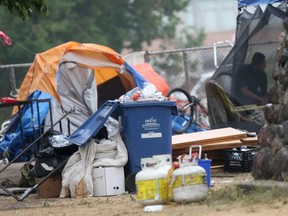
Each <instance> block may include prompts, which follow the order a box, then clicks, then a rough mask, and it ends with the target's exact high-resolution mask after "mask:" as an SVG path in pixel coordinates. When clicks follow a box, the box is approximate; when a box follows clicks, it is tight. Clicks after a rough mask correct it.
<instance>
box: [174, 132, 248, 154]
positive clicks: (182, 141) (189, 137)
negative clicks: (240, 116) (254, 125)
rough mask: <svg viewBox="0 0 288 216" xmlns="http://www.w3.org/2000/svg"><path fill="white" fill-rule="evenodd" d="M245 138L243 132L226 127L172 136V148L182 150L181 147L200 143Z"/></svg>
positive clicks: (245, 135)
mask: <svg viewBox="0 0 288 216" xmlns="http://www.w3.org/2000/svg"><path fill="white" fill-rule="evenodd" d="M245 137H247V134H246V133H245V132H243V131H240V130H237V129H234V128H231V127H227V128H220V129H214V130H207V131H200V132H195V133H187V134H179V135H173V136H172V148H174V149H176V148H182V147H183V145H184V146H185V145H187V144H188V145H194V144H196V145H197V144H198V145H199V144H200V143H205V144H208V143H216V142H217V141H219V142H221V141H222V142H225V141H229V140H235V139H242V138H245Z"/></svg>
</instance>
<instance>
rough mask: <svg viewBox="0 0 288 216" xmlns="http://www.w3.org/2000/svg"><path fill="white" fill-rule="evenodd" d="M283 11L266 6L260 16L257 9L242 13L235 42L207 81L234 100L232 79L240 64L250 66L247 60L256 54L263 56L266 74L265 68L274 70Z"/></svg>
mask: <svg viewBox="0 0 288 216" xmlns="http://www.w3.org/2000/svg"><path fill="white" fill-rule="evenodd" d="M285 10H286V5H285V4H281V5H279V6H278V7H274V6H272V5H267V7H266V9H265V11H264V12H263V11H262V9H261V8H260V7H259V6H257V8H256V10H255V12H254V13H253V14H252V13H250V12H248V11H246V10H244V11H243V12H242V13H241V14H239V15H238V17H237V29H236V42H235V44H234V46H233V48H232V49H231V51H230V52H229V54H228V55H227V56H226V58H225V59H224V61H223V62H222V63H221V65H220V66H219V67H218V69H217V70H216V71H215V73H214V74H213V75H212V77H211V78H210V79H211V80H216V81H217V83H218V84H219V85H221V86H222V88H223V89H224V91H225V92H227V93H228V94H229V95H231V96H233V97H235V82H236V80H235V75H236V73H237V72H238V70H239V68H240V67H241V66H242V65H243V64H248V63H250V60H251V57H252V55H253V53H254V52H256V51H257V52H262V53H263V54H264V55H265V56H266V61H267V66H268V67H267V68H266V70H269V65H272V66H273V67H271V68H270V70H274V65H275V64H276V58H275V53H276V50H277V48H278V46H279V43H276V42H277V41H278V37H279V35H280V33H281V32H283V30H284V29H283V19H284V18H285V17H286V14H285V12H284V11H285ZM270 73H271V72H270ZM268 76H269V74H268ZM268 87H269V86H268ZM236 99H237V98H236Z"/></svg>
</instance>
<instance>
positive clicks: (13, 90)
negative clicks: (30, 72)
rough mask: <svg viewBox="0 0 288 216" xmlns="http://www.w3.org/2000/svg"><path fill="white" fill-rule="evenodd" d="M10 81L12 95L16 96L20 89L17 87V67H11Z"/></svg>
mask: <svg viewBox="0 0 288 216" xmlns="http://www.w3.org/2000/svg"><path fill="white" fill-rule="evenodd" d="M10 83H11V89H12V91H11V93H10V95H11V96H12V97H15V98H16V97H17V94H18V91H17V88H16V79H15V69H14V67H12V68H11V69H10Z"/></svg>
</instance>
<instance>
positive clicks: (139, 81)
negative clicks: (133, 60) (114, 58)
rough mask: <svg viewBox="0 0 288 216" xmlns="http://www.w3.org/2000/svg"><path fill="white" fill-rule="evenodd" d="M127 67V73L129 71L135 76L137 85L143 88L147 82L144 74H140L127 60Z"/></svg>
mask: <svg viewBox="0 0 288 216" xmlns="http://www.w3.org/2000/svg"><path fill="white" fill-rule="evenodd" d="M125 68H126V71H127V73H129V74H130V75H131V76H132V77H133V80H134V83H135V84H136V86H138V87H139V88H143V87H144V85H143V84H144V83H145V82H147V80H146V79H145V78H144V77H143V76H141V74H139V73H138V72H137V71H136V70H135V69H134V68H133V67H131V66H130V65H129V64H128V63H127V62H125Z"/></svg>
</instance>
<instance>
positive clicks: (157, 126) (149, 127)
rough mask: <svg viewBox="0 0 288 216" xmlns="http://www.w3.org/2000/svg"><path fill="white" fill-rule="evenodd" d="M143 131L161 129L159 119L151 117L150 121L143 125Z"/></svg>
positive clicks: (146, 120) (147, 120)
mask: <svg viewBox="0 0 288 216" xmlns="http://www.w3.org/2000/svg"><path fill="white" fill-rule="evenodd" d="M142 129H143V130H146V131H147V130H149V131H152V130H159V129H160V124H159V123H158V122H157V119H156V118H154V117H150V118H148V119H145V122H144V124H142Z"/></svg>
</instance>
